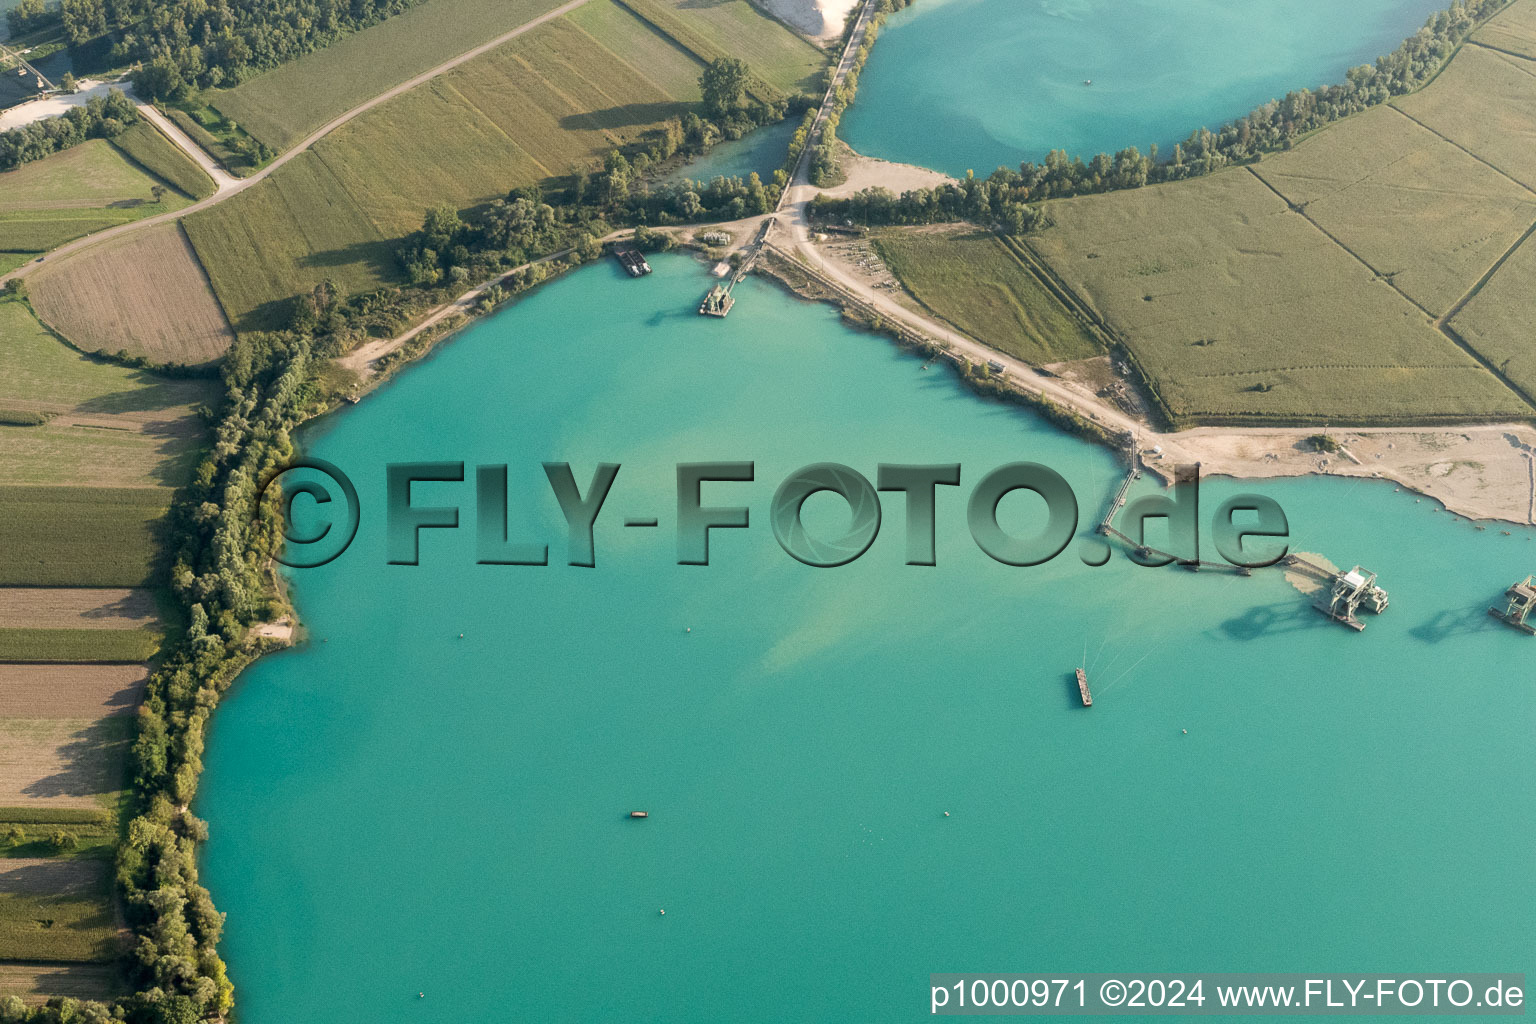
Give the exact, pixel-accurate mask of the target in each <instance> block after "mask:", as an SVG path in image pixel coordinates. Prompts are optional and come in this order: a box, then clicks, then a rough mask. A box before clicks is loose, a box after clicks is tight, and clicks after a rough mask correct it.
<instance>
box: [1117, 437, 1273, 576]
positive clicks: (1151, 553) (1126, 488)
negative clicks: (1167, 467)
mask: <svg viewBox="0 0 1536 1024" xmlns="http://www.w3.org/2000/svg"><path fill="white" fill-rule="evenodd" d="M1132 458H1133V459H1134V458H1135V456H1134V454H1133V455H1132ZM1197 468H1198V467H1197ZM1140 478H1141V470H1140V469H1139V468H1138V467H1137V466H1136V465H1134V463H1133V464H1132V466H1131V469H1130V472H1128V473H1126V475H1125V479H1124V480H1123V481H1121V483H1120V489H1119V490H1118V491H1116V492H1115V499H1114V500H1113V501H1111V502H1110V503H1109V510H1108V511H1106V512H1105V513H1104V518H1103V519H1101V520H1099V533H1101V534H1104V535H1105V536H1106V537H1118V538H1119V539H1120V540H1122V541H1124V542H1125V543H1126V544H1127V545H1128V546H1129V547H1130V548H1132V549H1133V550H1134V551H1135V552H1136V557H1138V558H1143V559H1145V558H1152V557H1156V558H1165V559H1167V560H1168V561H1170V562H1177V563H1179V564H1180V565H1182V566H1183V567H1184V568H1186V569H1188V570H1189V571H1190V572H1199V571H1200V570H1201V569H1215V570H1217V571H1218V572H1230V573H1236V574H1237V575H1238V576H1252V575H1253V570H1252V569H1250V568H1248V567H1247V566H1244V565H1231V564H1229V563H1227V562H1206V561H1202V560H1200V559H1196V560H1194V561H1190V560H1189V559H1186V558H1184V557H1182V556H1180V555H1176V554H1174V553H1173V552H1171V551H1162V550H1159V549H1158V548H1154V547H1150V546H1148V545H1147V544H1144V543H1142V542H1141V541H1139V540H1132V539H1131V538H1130V536H1129V535H1127V534H1124V533H1121V532H1120V531H1119V530H1117V529H1115V525H1114V524H1115V516H1117V515H1119V514H1120V509H1121V508H1123V507H1124V506H1125V499H1126V495H1127V494H1128V493H1130V490H1131V484H1133V483H1135V482H1136V481H1137V480H1138V479H1140Z"/></svg>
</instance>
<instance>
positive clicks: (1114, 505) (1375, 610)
mask: <svg viewBox="0 0 1536 1024" xmlns="http://www.w3.org/2000/svg"><path fill="white" fill-rule="evenodd" d="M1130 458H1131V467H1130V470H1129V471H1128V472H1127V473H1126V476H1125V480H1124V481H1122V482H1121V484H1120V489H1119V490H1118V491H1116V492H1115V496H1114V498H1113V500H1111V501H1110V503H1109V509H1108V510H1107V511H1106V512H1105V513H1104V516H1103V518H1102V519H1100V520H1099V525H1098V532H1099V533H1100V534H1102V535H1104V536H1106V537H1115V538H1118V539H1119V540H1121V541H1123V542H1124V543H1125V544H1126V545H1127V546H1128V547H1130V548H1131V549H1133V550H1134V551H1135V552H1136V555H1137V557H1138V558H1142V559H1146V558H1148V557H1155V558H1159V559H1163V560H1164V561H1165V562H1178V563H1179V564H1181V565H1183V566H1184V568H1186V569H1189V570H1190V571H1191V572H1199V571H1200V570H1201V569H1217V570H1221V571H1224V572H1231V573H1236V574H1237V575H1240V576H1252V575H1253V570H1252V569H1249V568H1247V567H1245V566H1240V565H1229V564H1227V563H1224V562H1206V561H1201V560H1197V559H1186V558H1180V557H1179V556H1178V555H1175V554H1173V553H1172V552H1170V551H1160V550H1158V549H1157V548H1154V547H1151V546H1150V545H1148V544H1146V543H1145V542H1144V541H1141V540H1136V539H1133V538H1132V537H1130V536H1128V535H1127V534H1125V533H1122V532H1121V531H1120V530H1117V529H1116V528H1115V525H1114V524H1115V516H1116V515H1117V514H1118V513H1119V512H1120V510H1121V509H1122V508H1124V507H1125V504H1126V500H1127V497H1128V495H1129V494H1130V490H1131V485H1132V484H1134V483H1135V482H1136V481H1137V479H1139V478H1140V477H1141V468H1140V465H1139V462H1138V460H1137V458H1136V455H1135V453H1134V451H1132V452H1131V453H1130ZM1195 472H1196V473H1197V474H1198V472H1199V465H1198V464H1196V466H1195ZM1275 564H1276V565H1279V566H1283V567H1284V568H1286V569H1290V570H1293V571H1295V572H1298V573H1300V574H1302V575H1304V576H1310V577H1312V578H1313V579H1315V580H1317V581H1318V582H1319V583H1322V584H1323V585H1324V586H1325V587H1326V588H1327V589H1326V591H1325V592H1324V593H1322V594H1320V595H1318V597H1316V598H1314V599H1313V602H1312V606H1313V607H1314V608H1316V609H1317V610H1318V611H1320V612H1322V613H1323V614H1324V615H1326V616H1328V617H1329V618H1330V619H1332V620H1333V621H1335V622H1337V623H1339V624H1341V625H1344V626H1348V627H1349V628H1350V629H1353V630H1355V631H1356V632H1359V631H1360V630H1362V629H1364V628H1365V623H1363V622H1361V621H1360V619H1359V617H1358V616H1357V615H1356V614H1355V613H1356V612H1358V611H1359V610H1360V609H1362V608H1363V609H1365V610H1366V611H1368V612H1371V613H1372V614H1374V615H1379V614H1381V613H1382V612H1384V611H1386V610H1387V592H1386V590H1384V589H1383V588H1382V587H1380V586H1378V585H1377V583H1376V574H1375V573H1373V572H1371V571H1370V570H1368V569H1363V568H1361V567H1360V566H1358V565H1357V566H1355V567H1354V568H1353V569H1351V570H1350V571H1349V572H1339V571H1337V570H1335V569H1330V568H1324V567H1323V566H1321V565H1317V564H1316V563H1314V562H1310V561H1308V560H1307V559H1305V558H1302V557H1301V556H1300V555H1286V556H1285V557H1284V558H1282V559H1280V561H1278V562H1276V563H1275ZM1517 591H1522V592H1523V594H1522V596H1521V597H1520V601H1521V603H1520V605H1519V607H1518V608H1517V607H1516V592H1517ZM1508 595H1509V597H1510V606H1509V608H1508V609H1507V610H1506V611H1503V612H1501V611H1499V610H1498V609H1497V608H1490V609H1488V614H1490V615H1492V616H1494V617H1495V618H1498V619H1501V620H1503V621H1505V622H1509V623H1510V625H1512V626H1514V627H1515V628H1517V629H1523V630H1525V631H1526V632H1528V633H1536V627H1533V626H1531V625H1529V624H1527V623H1526V621H1525V619H1526V615H1527V614H1528V613H1529V612H1530V611H1531V610H1533V608H1536V576H1527V577H1526V578H1525V582H1524V583H1517V584H1515V586H1513V587H1511V588H1510V589H1509V591H1508ZM1511 616H1513V617H1514V618H1516V619H1518V620H1519V621H1518V622H1516V621H1512V619H1511ZM1078 678H1079V680H1080V682H1081V683H1082V687H1083V696H1084V698H1085V699H1084V703H1085V704H1086V703H1088V702H1089V701H1088V699H1087V698H1088V689H1087V686H1088V684H1087V678H1086V677H1085V676H1084V675H1083V674H1082V670H1081V669H1079V670H1078Z"/></svg>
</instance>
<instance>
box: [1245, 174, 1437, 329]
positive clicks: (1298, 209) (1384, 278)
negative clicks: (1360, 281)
mask: <svg viewBox="0 0 1536 1024" xmlns="http://www.w3.org/2000/svg"><path fill="white" fill-rule="evenodd" d="M1244 170H1246V171H1247V172H1248V173H1249V174H1252V175H1253V176H1254V177H1255V178H1257V179H1258V180H1259V181H1261V182H1264V187H1265V188H1267V189H1269V190H1270V191H1271V192H1273V193H1274V194H1275V195H1276V196H1277V197H1279V199H1280V201H1281V202H1282V203H1284V204H1285V205H1286V207H1287V208H1288V209H1289V210H1290V211H1291V212H1292V213H1294V214H1297V215H1298V216H1300V217H1301V219H1302V220H1304V221H1306V222H1307V223H1308V224H1310V225H1312V226H1313V227H1314V228H1316V229H1317V230H1318V232H1319V233H1321V234H1322V235H1323V237H1325V238H1327V239H1328V241H1330V242H1332V243H1333V244H1334V245H1336V246H1338V247H1339V248H1340V249H1343V250H1344V251H1345V252H1347V253H1349V254H1350V255H1351V256H1353V257H1354V258H1355V260H1356V262H1358V263H1359V264H1360V265H1361V266H1362V267H1364V268H1365V269H1366V270H1369V271H1370V272H1371V273H1372V274H1374V275H1375V276H1376V279H1377V280H1378V281H1381V282H1382V283H1383V284H1385V285H1386V286H1387V287H1388V288H1391V289H1392V290H1393V291H1394V292H1396V293H1397V294H1398V295H1401V296H1402V297H1403V298H1404V299H1405V300H1406V301H1407V302H1408V303H1409V304H1411V305H1412V306H1413V308H1414V309H1417V310H1418V311H1419V312H1420V313H1423V314H1424V315H1425V316H1426V317H1428V318H1429V321H1430V323H1434V322H1435V314H1433V313H1431V312H1430V311H1429V310H1427V309H1425V308H1424V306H1423V305H1421V304H1420V303H1419V301H1418V300H1417V299H1415V298H1413V296H1411V295H1409V294H1408V293H1407V292H1405V291H1403V290H1402V289H1401V288H1399V287H1398V286H1397V285H1395V284H1393V283H1392V279H1391V277H1390V276H1389V275H1387V274H1384V273H1382V272H1381V271H1380V270H1377V269H1376V268H1375V267H1373V266H1371V264H1370V261H1369V260H1367V259H1366V258H1365V257H1364V256H1361V255H1360V254H1359V253H1357V252H1355V250H1353V249H1351V248H1350V247H1349V246H1347V245H1345V244H1344V243H1343V242H1342V241H1341V240H1340V239H1339V238H1338V237H1336V236H1335V235H1334V233H1333V232H1332V231H1329V230H1328V229H1327V228H1325V227H1323V226H1322V225H1321V224H1319V223H1318V222H1317V221H1315V220H1313V219H1312V218H1311V217H1309V216H1308V215H1307V211H1306V209H1305V208H1304V207H1303V205H1302V204H1300V203H1297V202H1295V201H1293V200H1292V199H1290V198H1289V197H1287V196H1286V194H1285V193H1284V192H1281V191H1280V190H1279V189H1277V188H1275V186H1273V185H1271V184H1270V183H1269V182H1267V181H1264V178H1263V176H1261V175H1260V174H1259V172H1258V171H1255V170H1254V169H1253V168H1252V167H1248V166H1245V167H1244Z"/></svg>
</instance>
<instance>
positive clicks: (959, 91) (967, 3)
mask: <svg viewBox="0 0 1536 1024" xmlns="http://www.w3.org/2000/svg"><path fill="white" fill-rule="evenodd" d="M1445 6H1446V4H1445V3H1444V2H1443V0H1349V2H1348V3H1339V2H1338V0H918V2H917V3H915V4H914V5H913V6H912V7H909V8H908V9H907V10H905V11H903V12H901V13H900V14H897V15H895V16H893V17H892V18H890V19H889V21H887V23H886V25H885V28H884V29H883V30H882V32H881V35H880V41H879V44H878V45H877V46H876V47H875V48H874V50H873V51H872V52H871V54H870V58H869V62H868V64H867V65H866V66H865V68H864V72H863V74H862V76H861V77H860V80H859V95H858V99H857V101H856V102H855V103H854V104H853V106H852V107H850V108H849V109H848V111H847V113H845V114H844V116H843V121H842V126H841V128H840V129H839V132H840V134H841V135H842V137H843V138H844V139H845V140H847V142H848V143H849V145H851V146H853V148H854V149H856V150H858V151H859V152H860V153H864V154H866V155H868V156H876V157H882V158H884V159H886V160H898V161H901V162H904V163H915V164H921V165H923V166H925V167H933V168H936V169H938V170H941V171H946V172H948V173H950V174H954V175H957V176H958V175H963V174H965V172H966V171H967V170H974V171H975V172H976V174H977V176H978V177H985V176H986V175H988V174H990V173H992V171H993V170H994V169H996V168H997V167H998V166H1000V165H1001V166H1009V167H1016V166H1017V165H1018V164H1019V163H1020V162H1021V161H1024V160H1034V161H1040V160H1042V159H1043V158H1044V157H1045V154H1046V153H1047V152H1048V151H1049V150H1052V149H1064V150H1066V151H1067V152H1068V153H1069V154H1071V155H1073V156H1079V155H1080V156H1082V157H1083V159H1085V160H1087V159H1089V158H1091V157H1092V156H1093V155H1094V154H1096V153H1100V152H1106V153H1114V152H1116V151H1117V150H1121V149H1124V148H1125V147H1127V146H1137V147H1139V148H1140V149H1141V151H1142V152H1143V153H1145V152H1147V147H1148V146H1149V145H1150V144H1152V143H1157V144H1158V145H1159V146H1160V147H1161V148H1162V152H1163V154H1164V155H1166V154H1167V153H1168V152H1170V150H1171V147H1172V145H1173V143H1175V142H1177V141H1179V140H1181V139H1184V138H1186V137H1188V135H1189V133H1190V132H1191V131H1193V130H1194V129H1196V128H1199V127H1201V126H1202V125H1204V126H1206V127H1208V128H1210V129H1212V130H1213V131H1214V130H1215V129H1216V128H1218V127H1220V125H1221V124H1222V123H1223V122H1226V121H1229V120H1231V119H1232V118H1234V117H1240V116H1242V115H1244V114H1246V113H1248V112H1249V111H1250V110H1252V109H1254V108H1255V107H1257V106H1259V105H1261V104H1263V103H1265V102H1267V101H1268V100H1270V99H1278V98H1280V97H1282V96H1284V95H1285V94H1286V93H1287V92H1289V91H1290V90H1292V89H1297V88H1301V87H1308V88H1312V87H1316V86H1318V85H1322V84H1326V83H1332V82H1339V81H1343V77H1344V72H1345V71H1346V70H1347V69H1348V68H1350V67H1352V66H1354V65H1356V64H1363V63H1368V62H1370V61H1373V60H1375V59H1376V57H1377V56H1379V55H1381V54H1384V53H1389V52H1391V51H1392V50H1394V49H1396V48H1397V46H1398V45H1399V44H1400V43H1401V42H1402V41H1403V40H1404V39H1406V38H1407V37H1408V36H1411V35H1413V33H1414V32H1416V31H1418V29H1419V28H1420V27H1421V26H1422V25H1423V24H1424V20H1425V18H1426V17H1428V16H1429V15H1430V14H1431V13H1432V12H1434V11H1436V10H1440V9H1442V8H1444V7H1445ZM1088 79H1091V80H1092V82H1093V84H1092V85H1091V86H1088V85H1084V84H1083V82H1084V80H1088Z"/></svg>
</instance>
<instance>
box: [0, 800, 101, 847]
mask: <svg viewBox="0 0 1536 1024" xmlns="http://www.w3.org/2000/svg"><path fill="white" fill-rule="evenodd" d="M58 833H63V834H64V835H65V836H67V837H68V839H67V840H66V844H65V846H64V847H62V848H61V847H60V846H59V845H58V844H57V843H55V842H54V838H55V837H56V835H57V834H58ZM116 839H117V827H116V824H115V823H114V822H113V821H112V819H111V816H110V815H108V814H107V813H106V812H105V811H94V810H88V809H86V808H83V807H0V860H30V859H35V858H42V857H50V858H54V857H57V858H67V859H88V858H103V857H109V856H111V853H112V848H113V844H114V843H115V841H116ZM70 840H72V842H70Z"/></svg>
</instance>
